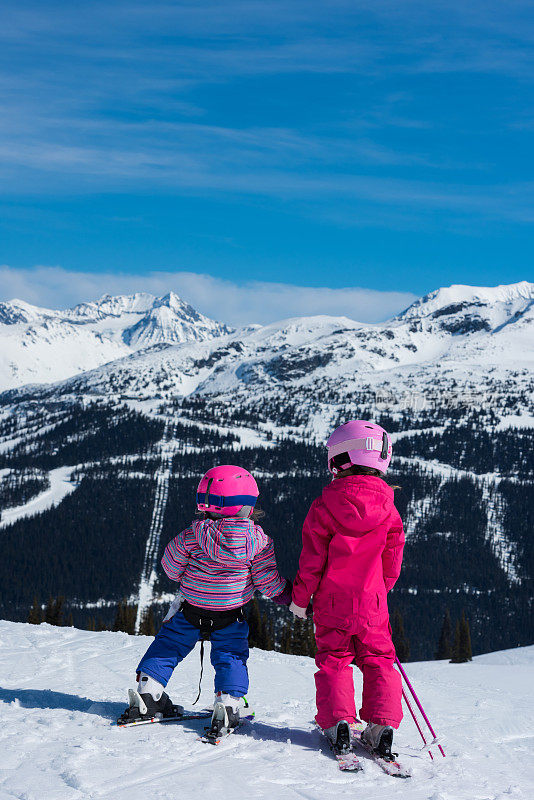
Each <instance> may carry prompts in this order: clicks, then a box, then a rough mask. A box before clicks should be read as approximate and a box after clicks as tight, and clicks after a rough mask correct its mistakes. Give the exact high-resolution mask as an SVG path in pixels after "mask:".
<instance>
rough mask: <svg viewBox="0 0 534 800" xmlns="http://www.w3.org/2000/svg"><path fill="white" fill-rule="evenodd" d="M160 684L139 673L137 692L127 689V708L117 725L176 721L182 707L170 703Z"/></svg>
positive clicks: (182, 710)
mask: <svg viewBox="0 0 534 800" xmlns="http://www.w3.org/2000/svg"><path fill="white" fill-rule="evenodd" d="M163 689H164V687H163V686H162V685H161V683H158V681H156V680H154V678H151V677H150V675H146V674H145V673H144V672H141V674H140V675H139V682H138V684H137V691H135V689H128V708H127V709H126V710H125V712H124V714H122V715H121V716H120V717H119V719H118V720H117V724H118V725H129V724H130V725H131V724H134V723H139V722H153V721H158V720H159V721H161V720H166V719H176V718H180V717H181V716H182V715H183V712H184V709H183V707H182V706H176V705H174V703H172V702H171V699H170V697H169V695H168V694H167V693H166V692H164V691H163Z"/></svg>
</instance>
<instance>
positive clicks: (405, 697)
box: [402, 689, 434, 761]
mask: <svg viewBox="0 0 534 800" xmlns="http://www.w3.org/2000/svg"><path fill="white" fill-rule="evenodd" d="M402 698H403V700H404V702H405V703H406V705H407V706H408V711H409V712H410V714H411V715H412V719H413V721H414V722H415V724H416V727H417V730H418V731H419V733H420V734H421V739H422V740H423V742H424V743H425V744H426V743H427V742H426V739H425V734H424V733H423V731H422V730H421V726H420V725H419V720H418V719H417V717H416V716H415V712H414V710H413V708H412V706H411V705H410V701H409V700H408V697H407V696H406V692H405V691H404V689H403V690H402ZM428 755H429V756H430V758H431V759H432V761H434V756H433V755H432V751H431V750H429V751H428Z"/></svg>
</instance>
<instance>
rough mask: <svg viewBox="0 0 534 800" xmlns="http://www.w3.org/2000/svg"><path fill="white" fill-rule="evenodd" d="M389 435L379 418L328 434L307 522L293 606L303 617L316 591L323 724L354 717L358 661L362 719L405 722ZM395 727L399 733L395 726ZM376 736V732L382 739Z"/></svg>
mask: <svg viewBox="0 0 534 800" xmlns="http://www.w3.org/2000/svg"><path fill="white" fill-rule="evenodd" d="M390 460H391V441H390V438H389V436H388V434H387V433H386V431H384V430H383V428H381V427H380V426H379V425H375V424H373V423H369V422H365V421H363V420H356V421H351V422H347V423H345V425H342V426H341V427H340V428H338V429H337V430H336V431H335V432H334V433H333V434H332V436H331V437H330V439H329V440H328V463H329V468H330V470H331V472H332V473H333V474H334V480H333V481H332V482H331V483H330V484H329V485H328V486H326V487H325V488H324V489H323V492H322V495H321V496H320V497H318V498H317V499H316V500H314V501H313V503H312V505H311V508H310V510H309V512H308V515H307V517H306V520H305V522H304V526H303V532H302V553H301V556H300V563H299V570H298V574H297V577H296V579H295V582H294V585H293V604H292V606H291V610H292V611H293V613H295V614H296V615H297V616H300V617H305V615H306V612H305V610H306V608H307V606H308V604H309V602H310V600H311V599H312V597H313V618H314V624H315V638H316V642H317V655H316V659H315V663H316V664H317V667H318V672H317V673H316V674H315V683H316V690H317V716H316V721H317V724H318V725H319V726H320V727H321V728H323V729H325V732H327V731H326V729H332V730H337V729H336V726H337V725H338V724H339V723H340V721H341V720H343V721H345V722H347V723H349V724H350V723H352V722H356V721H357V719H358V718H357V715H356V707H355V703H354V684H353V676H352V667H351V664H352V662H353V661H355V663H356V664H357V665H358V667H359V668H360V670H361V671H362V673H363V702H362V707H361V709H360V718H361V719H363V720H365V721H366V722H368V723H370V725H369V726H368V728H369V730H371V729H372V728H373V726H374V729H375V730H376V731H377V732H378V733H377V735H376V736H375V737H374V738H373V737H371V738H372V739H373V740H372V742H371V743H372V744H373V746H374V747H377V746H378V743H379V734H381V733H382V732H383V730H384V726H391V728H398V727H399V724H400V722H401V719H402V709H401V695H402V687H401V678H400V675H399V673H398V672H397V671H396V669H394V667H393V663H394V658H395V649H394V647H393V642H392V640H391V633H390V627H389V615H388V606H387V593H388V592H389V590H390V589H391V588H392V587H393V586H394V584H395V582H396V580H397V578H398V577H399V574H400V569H401V563H402V551H403V547H404V532H403V527H402V521H401V518H400V516H399V513H398V511H397V509H396V508H395V505H394V502H393V489H392V488H391V487H390V486H389V485H388V484H387V483H386V482H385V481H384V480H383V479H382V477H381V476H382V475H383V474H384V473H385V472H386V469H387V467H388V465H389V462H390ZM391 728H389V727H388V730H389V731H390V735H391V737H392V735H393V731H392V730H391ZM377 737H378V738H377Z"/></svg>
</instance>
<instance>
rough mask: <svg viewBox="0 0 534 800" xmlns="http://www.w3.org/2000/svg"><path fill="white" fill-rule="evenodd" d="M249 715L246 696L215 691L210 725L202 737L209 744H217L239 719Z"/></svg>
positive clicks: (236, 725)
mask: <svg viewBox="0 0 534 800" xmlns="http://www.w3.org/2000/svg"><path fill="white" fill-rule="evenodd" d="M247 716H251V710H250V706H249V704H248V701H247V699H246V697H233V696H232V695H231V694H227V692H217V694H216V695H215V702H214V703H213V713H212V715H211V725H210V727H209V728H206V733H205V734H204V737H203V738H204V739H205V740H206V741H208V742H211V744H219V742H220V741H221V739H223V738H224V737H225V736H228V735H229V734H231V733H233V731H235V729H236V728H237V727H238V725H239V723H240V721H241V719H243V718H244V717H247Z"/></svg>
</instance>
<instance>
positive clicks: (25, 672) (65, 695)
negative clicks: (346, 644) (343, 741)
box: [0, 622, 534, 800]
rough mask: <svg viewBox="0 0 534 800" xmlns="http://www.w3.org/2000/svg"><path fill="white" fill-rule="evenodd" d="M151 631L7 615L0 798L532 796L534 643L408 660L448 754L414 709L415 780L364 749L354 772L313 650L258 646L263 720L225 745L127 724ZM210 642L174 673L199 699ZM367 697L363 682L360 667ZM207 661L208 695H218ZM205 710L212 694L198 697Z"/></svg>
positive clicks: (254, 661) (408, 736) (178, 730)
mask: <svg viewBox="0 0 534 800" xmlns="http://www.w3.org/2000/svg"><path fill="white" fill-rule="evenodd" d="M150 641H151V639H150V638H149V637H144V636H143V637H133V636H128V635H127V634H124V633H111V632H103V633H95V632H90V631H79V630H76V629H74V628H53V627H51V626H49V625H46V624H43V625H39V626H34V625H27V624H23V623H13V622H0V643H1V648H0V669H1V675H2V683H1V688H0V704H1V709H2V719H3V725H2V727H1V728H0V747H1V750H2V760H1V764H0V767H1V771H0V798H1V800H15V798H16V799H17V800H111V798H113V800H146V798H151V800H177V798H193V797H216V796H222V797H233V798H241V797H247V798H266V799H267V798H269V800H271V799H272V798H277V799H278V798H281V800H297V799H298V800H302V798H305V800H324V798H335V800H339V798H342V799H343V798H347V800H348V799H349V798H350V800H353V798H355V797H361V798H369V800H391V798H396V799H397V798H398V800H474V799H475V800H530V798H531V797H532V796H533V793H534V771H533V766H532V759H531V758H530V752H531V748H532V733H531V723H532V718H533V716H534V707H533V699H532V691H531V687H532V681H533V678H534V647H527V648H519V649H517V650H508V651H504V652H502V653H490V654H488V655H485V656H480V657H478V658H475V659H474V661H473V663H471V664H448V663H447V662H427V663H416V664H409V665H407V670H408V674H409V676H410V678H411V679H412V680H413V683H414V685H415V688H416V690H417V692H418V694H419V696H420V697H421V699H422V702H423V703H424V705H425V709H426V710H427V712H428V714H429V716H430V719H431V721H432V722H433V724H434V726H435V728H436V730H437V733H438V734H439V735H440V737H441V741H442V742H443V744H444V746H445V749H446V753H447V757H446V758H445V759H443V758H442V757H441V756H440V755H439V754H438V753H436V757H435V760H434V761H430V759H429V757H428V755H427V754H426V752H422V751H421V750H420V749H419V745H420V741H419V739H418V734H417V731H416V730H415V727H414V725H413V723H412V720H411V718H410V717H409V716H407V717H405V719H404V721H403V722H402V724H401V727H400V729H399V731H398V733H397V734H396V746H397V748H398V749H399V751H400V753H401V757H402V759H403V761H404V762H406V763H407V764H409V766H410V767H411V768H412V771H413V777H412V778H411V779H410V780H407V781H399V780H396V779H393V778H390V777H388V776H387V775H384V773H383V772H382V771H381V770H380V769H379V768H378V767H377V765H375V764H374V763H373V762H372V761H370V760H369V759H368V758H366V757H365V756H362V758H363V761H364V772H363V773H359V774H356V775H354V774H353V775H351V774H343V773H341V772H340V771H339V770H338V769H337V765H336V762H335V760H334V759H333V758H332V756H331V755H330V753H329V752H328V750H327V748H325V746H324V742H322V739H321V736H320V734H319V732H318V731H317V730H315V728H314V725H313V715H314V713H315V703H314V679H313V674H314V671H315V666H314V663H313V660H312V659H309V658H306V657H300V656H287V655H283V654H281V653H267V652H264V651H261V650H257V649H253V650H252V651H251V658H250V661H249V668H250V676H251V689H250V692H249V699H250V700H251V702H252V704H253V706H254V708H255V710H256V721H255V722H253V723H249V724H245V725H244V726H243V727H242V728H241V729H240V730H239V731H238V732H237V733H235V734H234V735H233V736H232V737H231V738H230V739H228V740H227V741H226V742H223V744H221V745H220V746H219V747H211V746H210V745H206V744H203V743H202V742H199V741H198V740H197V734H198V733H199V732H200V731H201V730H202V727H203V725H204V724H205V723H204V722H202V721H190V722H183V723H178V724H175V725H167V726H163V725H154V726H145V727H142V728H138V729H137V730H136V729H135V728H127V729H120V728H116V727H115V726H114V725H113V720H114V719H115V718H116V717H117V716H118V714H119V713H121V712H122V710H123V709H124V707H125V705H126V701H125V697H126V689H127V687H128V686H132V685H133V681H134V670H135V667H136V665H137V663H138V661H139V658H140V657H141V655H142V654H143V652H144V650H145V649H146V647H147V645H148V644H149V642H150ZM198 671H199V663H198V647H197V649H196V650H195V651H194V652H193V653H192V654H191V655H190V656H188V657H187V658H186V659H185V661H184V662H183V663H182V664H181V665H179V666H178V668H177V669H176V670H175V673H174V675H173V677H172V679H171V681H170V684H169V692H170V694H171V696H172V698H173V699H174V700H175V701H177V702H182V703H184V704H185V705H186V707H188V706H189V704H190V702H191V700H192V698H193V697H194V695H195V693H196V684H197V680H198ZM354 674H355V685H356V695H357V697H358V698H359V693H360V691H361V679H360V674H359V672H358V670H355V673H354ZM212 679H213V672H212V669H211V665H210V664H209V659H207V660H206V670H205V675H204V681H203V693H202V698H201V701H200V703H201V704H202V703H204V704H205V703H207V702H209V701H210V700H211V697H212V685H213V684H212ZM199 707H201V705H200V706H199Z"/></svg>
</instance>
